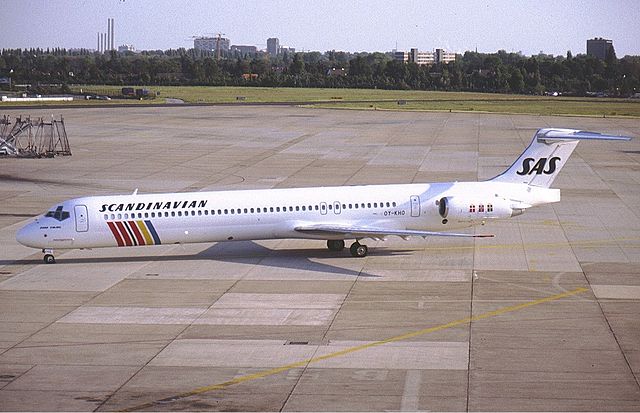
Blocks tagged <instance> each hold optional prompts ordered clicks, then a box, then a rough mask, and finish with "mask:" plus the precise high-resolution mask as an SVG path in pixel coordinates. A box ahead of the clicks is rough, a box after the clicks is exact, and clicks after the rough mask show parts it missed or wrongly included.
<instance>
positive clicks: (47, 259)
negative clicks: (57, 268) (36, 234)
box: [43, 254, 56, 264]
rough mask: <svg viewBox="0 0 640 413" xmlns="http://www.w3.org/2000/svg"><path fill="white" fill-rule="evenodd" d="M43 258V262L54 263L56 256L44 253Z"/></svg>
mask: <svg viewBox="0 0 640 413" xmlns="http://www.w3.org/2000/svg"><path fill="white" fill-rule="evenodd" d="M43 260H44V263H45V264H55V263H56V257H54V256H53V255H51V254H45V256H44V259H43Z"/></svg>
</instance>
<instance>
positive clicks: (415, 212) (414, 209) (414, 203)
mask: <svg viewBox="0 0 640 413" xmlns="http://www.w3.org/2000/svg"><path fill="white" fill-rule="evenodd" d="M409 200H410V201H411V216H412V217H419V216H420V197H419V196H418V195H411V197H410V198H409Z"/></svg>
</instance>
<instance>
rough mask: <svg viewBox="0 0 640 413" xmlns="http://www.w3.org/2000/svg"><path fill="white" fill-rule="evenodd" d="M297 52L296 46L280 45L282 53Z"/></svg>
mask: <svg viewBox="0 0 640 413" xmlns="http://www.w3.org/2000/svg"><path fill="white" fill-rule="evenodd" d="M295 52H296V49H295V47H288V46H280V54H285V53H289V54H294V53H295Z"/></svg>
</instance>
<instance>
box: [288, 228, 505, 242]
mask: <svg viewBox="0 0 640 413" xmlns="http://www.w3.org/2000/svg"><path fill="white" fill-rule="evenodd" d="M294 229H295V230H296V231H298V232H301V233H304V234H311V235H320V236H322V235H327V236H342V237H346V238H373V239H382V240H383V239H385V237H387V236H389V235H396V236H398V237H401V238H403V239H407V238H409V237H422V238H426V237H432V236H435V237H465V238H490V237H493V235H492V234H460V233H455V232H435V231H416V230H411V229H402V230H397V229H387V228H374V227H358V226H351V225H330V224H327V225H309V226H299V227H296V228H294Z"/></svg>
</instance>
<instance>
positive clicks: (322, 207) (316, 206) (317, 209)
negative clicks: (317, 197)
mask: <svg viewBox="0 0 640 413" xmlns="http://www.w3.org/2000/svg"><path fill="white" fill-rule="evenodd" d="M317 210H318V205H316V211H317ZM322 210H323V211H324V205H322Z"/></svg>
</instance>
